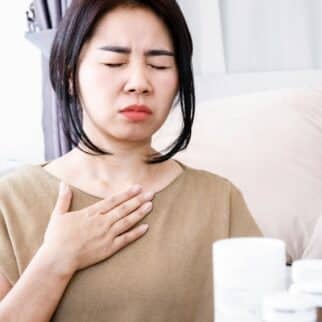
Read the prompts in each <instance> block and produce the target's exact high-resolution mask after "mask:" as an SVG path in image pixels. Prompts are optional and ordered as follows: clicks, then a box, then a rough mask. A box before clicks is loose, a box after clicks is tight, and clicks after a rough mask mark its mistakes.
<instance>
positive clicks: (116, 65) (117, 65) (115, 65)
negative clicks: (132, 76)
mask: <svg viewBox="0 0 322 322" xmlns="http://www.w3.org/2000/svg"><path fill="white" fill-rule="evenodd" d="M104 65H105V66H108V67H112V68H113V67H121V66H122V65H123V64H104Z"/></svg>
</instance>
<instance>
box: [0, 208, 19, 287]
mask: <svg viewBox="0 0 322 322" xmlns="http://www.w3.org/2000/svg"><path fill="white" fill-rule="evenodd" d="M0 273H1V274H3V275H4V276H5V277H6V278H7V279H8V281H9V282H10V283H11V285H14V284H15V283H16V281H17V280H18V278H19V273H18V267H17V262H16V257H15V254H14V251H13V247H12V243H11V241H10V236H9V232H8V229H7V225H6V223H5V220H4V217H3V215H2V213H1V210H0Z"/></svg>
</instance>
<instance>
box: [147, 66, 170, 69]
mask: <svg viewBox="0 0 322 322" xmlns="http://www.w3.org/2000/svg"><path fill="white" fill-rule="evenodd" d="M149 66H151V67H152V68H154V69H158V70H165V69H169V68H170V67H167V66H156V65H149Z"/></svg>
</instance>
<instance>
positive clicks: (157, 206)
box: [0, 0, 259, 322]
mask: <svg viewBox="0 0 322 322" xmlns="http://www.w3.org/2000/svg"><path fill="white" fill-rule="evenodd" d="M191 57H192V42H191V38H190V33H189V31H188V29H187V26H186V23H185V20H184V18H183V16H182V13H181V11H180V9H179V7H178V5H177V4H176V2H175V0H145V1H144V0H140V1H125V0H105V1H102V0H90V1H89V0H87V1H85V0H83V1H74V2H73V3H72V5H71V7H70V8H69V10H68V12H67V13H66V15H65V17H64V20H63V21H62V23H61V25H60V27H59V30H58V32H57V35H56V38H55V41H54V44H53V48H52V53H51V60H50V69H51V80H52V84H53V87H54V90H55V92H56V95H57V98H58V100H59V102H60V108H61V116H62V120H63V122H64V127H65V132H66V135H67V136H68V137H69V139H70V140H72V142H73V143H74V145H75V148H74V149H73V150H72V151H70V152H69V153H67V154H66V155H64V156H62V157H61V158H58V159H56V160H52V161H51V162H48V163H46V164H43V165H30V166H29V165H28V166H26V167H23V168H21V169H20V170H17V171H15V172H14V173H12V174H11V175H8V176H6V177H5V178H4V179H2V181H1V184H0V200H1V203H0V212H1V213H0V220H1V222H0V229H1V231H0V233H1V235H0V272H1V274H0V276H1V278H0V281H1V282H0V298H2V301H1V302H0V320H1V321H33V322H35V321H49V320H51V321H60V322H63V321H77V322H81V321H84V322H85V321H86V322H89V321H91V322H95V321H113V322H139V321H140V322H144V321H149V322H151V321H153V322H158V321H160V322H161V321H162V322H164V321H185V322H187V321H194V322H197V321H203V322H208V321H209V322H210V321H213V297H212V265H211V245H212V243H213V242H214V241H216V240H218V239H221V238H229V237H233V236H247V235H258V234H259V231H258V228H257V226H256V224H255V223H254V221H253V219H252V217H251V215H250V214H249V212H248V210H247V207H246V205H245V203H244V201H243V198H242V196H241V194H240V193H239V191H238V190H237V189H236V188H235V187H234V186H233V185H232V184H231V183H230V182H229V181H228V180H226V179H223V178H221V177H219V176H216V175H214V174H211V173H208V172H206V171H201V170H195V169H192V168H189V167H187V166H185V165H183V164H181V163H179V162H177V161H175V160H174V159H172V157H173V156H174V155H175V154H176V152H178V151H180V150H183V149H184V148H186V147H187V145H188V143H189V140H190V135H191V126H192V123H193V117H194V104H195V100H194V86H193V76H192V68H191ZM178 101H179V102H180V105H181V110H182V116H183V126H182V130H181V133H180V135H179V137H178V139H177V140H176V141H175V142H174V143H173V144H171V145H170V147H169V148H168V149H166V150H165V151H163V152H162V153H159V152H157V151H155V150H154V149H153V148H152V146H151V138H152V135H153V134H154V133H155V132H156V131H157V130H158V129H159V128H160V127H161V126H162V124H163V123H164V121H165V120H166V118H167V116H168V114H169V112H170V110H171V108H172V107H174V106H175V105H177V104H176V103H178ZM61 182H64V184H62V183H61ZM57 195H58V196H57ZM17 308H19V310H17Z"/></svg>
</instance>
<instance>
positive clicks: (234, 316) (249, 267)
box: [213, 237, 286, 322]
mask: <svg viewBox="0 0 322 322" xmlns="http://www.w3.org/2000/svg"><path fill="white" fill-rule="evenodd" d="M213 273H214V278H213V281H214V309H215V321H216V322H241V321H242V322H261V306H262V299H263V298H264V296H266V295H269V294H272V293H276V292H279V291H286V247H285V243H284V242H282V241H281V240H277V239H270V238H247V237H245V238H231V239H224V240H220V241H217V242H215V243H214V244H213Z"/></svg>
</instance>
